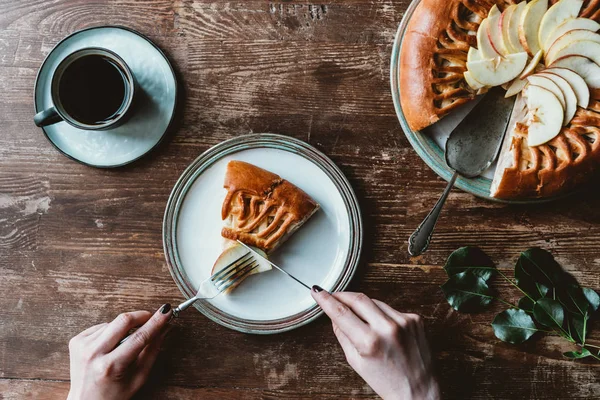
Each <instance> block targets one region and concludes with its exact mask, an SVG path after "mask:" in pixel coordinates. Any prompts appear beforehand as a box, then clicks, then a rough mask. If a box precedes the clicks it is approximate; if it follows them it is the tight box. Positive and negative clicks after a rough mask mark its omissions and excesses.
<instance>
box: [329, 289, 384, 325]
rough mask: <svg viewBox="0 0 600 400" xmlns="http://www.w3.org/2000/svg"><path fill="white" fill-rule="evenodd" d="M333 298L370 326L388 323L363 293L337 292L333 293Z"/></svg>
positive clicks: (379, 310) (379, 309) (381, 312)
mask: <svg viewBox="0 0 600 400" xmlns="http://www.w3.org/2000/svg"><path fill="white" fill-rule="evenodd" d="M333 297H335V298H336V299H338V300H339V301H341V302H342V303H344V304H346V305H347V306H348V307H350V308H351V309H352V311H354V313H355V314H356V315H358V316H359V317H360V318H361V319H362V320H363V321H365V322H367V323H368V324H369V325H371V326H374V327H377V326H385V325H387V324H389V323H390V318H389V317H388V316H387V315H386V314H385V313H384V312H383V311H382V310H381V308H379V307H378V306H377V305H376V304H375V303H374V302H373V300H371V299H370V298H369V297H367V295H365V294H364V293H353V292H338V293H334V294H333Z"/></svg>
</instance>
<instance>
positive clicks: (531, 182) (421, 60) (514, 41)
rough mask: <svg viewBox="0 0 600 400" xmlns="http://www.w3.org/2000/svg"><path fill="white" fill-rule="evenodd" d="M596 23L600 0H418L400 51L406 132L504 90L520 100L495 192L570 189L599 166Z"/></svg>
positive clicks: (599, 40) (528, 194) (513, 195)
mask: <svg viewBox="0 0 600 400" xmlns="http://www.w3.org/2000/svg"><path fill="white" fill-rule="evenodd" d="M598 21H600V1H598V0H558V1H557V0H550V1H549V0H532V1H529V2H525V1H519V0H422V1H421V2H420V4H419V5H418V6H417V8H416V9H415V12H414V14H413V15H412V17H411V19H410V21H409V23H408V26H407V29H406V32H405V35H404V39H403V42H402V48H401V52H400V68H399V85H400V102H401V106H402V111H403V113H404V115H405V117H406V120H407V122H408V125H409V127H410V128H411V129H412V130H415V131H416V130H421V129H423V128H426V127H428V126H430V125H432V124H434V123H435V122H437V121H439V120H440V119H441V118H443V117H444V116H446V115H447V114H449V113H450V112H452V111H453V110H455V109H456V108H457V107H459V106H461V105H463V104H465V103H467V102H469V101H471V100H472V99H474V98H475V97H476V96H477V95H478V94H481V93H484V92H485V91H487V89H488V88H489V87H491V86H500V85H502V86H503V87H505V88H508V89H509V91H508V94H507V96H508V95H515V94H517V100H516V106H515V112H514V113H513V120H512V121H511V124H510V126H509V131H508V133H507V137H506V139H505V144H504V146H503V148H502V151H501V153H500V158H499V162H498V167H497V169H496V173H495V176H494V180H493V182H492V186H491V195H492V196H494V197H497V198H505V199H518V198H543V197H550V196H555V195H558V194H562V193H565V192H567V191H570V190H572V189H574V188H575V187H576V186H577V185H579V184H581V183H583V182H585V181H588V180H589V178H590V177H591V176H593V175H594V173H595V172H596V171H597V170H598V166H599V165H600V65H599V64H600V34H599V33H597V31H598V30H599V29H600V24H598ZM490 112H493V110H491V111H490ZM482 134H485V132H482Z"/></svg>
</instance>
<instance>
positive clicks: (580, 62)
mask: <svg viewBox="0 0 600 400" xmlns="http://www.w3.org/2000/svg"><path fill="white" fill-rule="evenodd" d="M550 67H551V68H554V67H562V68H568V69H570V70H571V71H574V72H576V73H577V74H578V75H579V76H581V77H582V78H583V80H585V83H587V85H588V86H589V87H590V88H592V89H600V66H599V65H598V64H596V63H595V62H594V61H592V60H591V59H589V58H587V57H584V56H580V55H569V56H565V57H560V58H558V59H557V60H556V61H554V62H553V63H552V64H550Z"/></svg>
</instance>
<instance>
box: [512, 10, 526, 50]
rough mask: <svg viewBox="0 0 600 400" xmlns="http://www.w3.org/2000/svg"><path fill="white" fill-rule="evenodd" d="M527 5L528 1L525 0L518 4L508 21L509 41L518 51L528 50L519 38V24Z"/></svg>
mask: <svg viewBox="0 0 600 400" xmlns="http://www.w3.org/2000/svg"><path fill="white" fill-rule="evenodd" d="M525 7H527V2H525V1H522V2H520V3H519V4H517V7H516V8H515V11H513V13H512V15H511V16H510V21H509V22H508V41H509V43H510V45H511V47H512V48H514V49H515V50H516V52H517V53H520V52H522V51H527V50H525V48H524V47H523V45H522V44H521V40H520V39H519V25H520V24H521V18H522V17H523V13H524V12H525Z"/></svg>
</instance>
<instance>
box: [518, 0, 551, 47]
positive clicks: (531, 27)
mask: <svg viewBox="0 0 600 400" xmlns="http://www.w3.org/2000/svg"><path fill="white" fill-rule="evenodd" d="M547 10H548V0H533V1H532V2H530V3H528V4H527V6H526V7H525V11H523V15H522V16H521V21H520V22H519V39H520V40H521V44H522V45H523V47H524V48H525V50H527V52H528V53H529V55H530V56H532V57H533V55H534V54H535V53H537V52H538V51H540V49H541V47H540V41H539V39H538V32H539V30H540V23H541V22H542V18H543V17H544V14H545V13H546V11H547Z"/></svg>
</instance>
